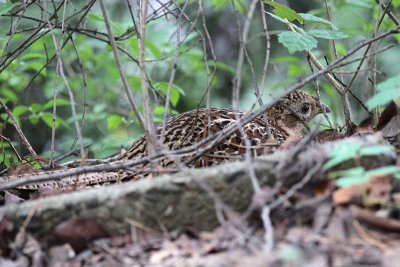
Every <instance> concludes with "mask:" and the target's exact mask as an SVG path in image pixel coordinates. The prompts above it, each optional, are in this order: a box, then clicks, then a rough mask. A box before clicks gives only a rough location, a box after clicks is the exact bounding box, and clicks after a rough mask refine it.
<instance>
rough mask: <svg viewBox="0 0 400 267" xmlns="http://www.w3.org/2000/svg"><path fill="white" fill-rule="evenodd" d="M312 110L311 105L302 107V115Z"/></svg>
mask: <svg viewBox="0 0 400 267" xmlns="http://www.w3.org/2000/svg"><path fill="white" fill-rule="evenodd" d="M309 110H310V105H303V106H302V107H301V112H302V113H307V112H308V111H309Z"/></svg>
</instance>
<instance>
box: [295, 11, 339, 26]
mask: <svg viewBox="0 0 400 267" xmlns="http://www.w3.org/2000/svg"><path fill="white" fill-rule="evenodd" d="M299 15H300V16H301V17H302V18H303V20H304V23H308V22H316V23H320V24H324V25H327V26H330V27H332V29H334V30H337V29H338V28H337V27H336V26H335V24H333V23H332V22H330V21H329V20H326V19H322V18H320V17H317V16H314V15H311V14H306V13H299Z"/></svg>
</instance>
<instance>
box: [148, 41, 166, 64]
mask: <svg viewBox="0 0 400 267" xmlns="http://www.w3.org/2000/svg"><path fill="white" fill-rule="evenodd" d="M146 48H148V49H149V50H150V51H151V53H153V55H154V57H155V58H156V59H160V58H161V57H162V53H161V51H160V49H158V46H156V45H155V44H153V43H152V42H150V41H149V40H146Z"/></svg>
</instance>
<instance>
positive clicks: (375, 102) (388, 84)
mask: <svg viewBox="0 0 400 267" xmlns="http://www.w3.org/2000/svg"><path fill="white" fill-rule="evenodd" d="M397 98H400V75H397V76H394V77H391V78H389V79H388V80H386V81H384V82H382V83H380V84H378V92H377V93H376V95H374V96H373V97H372V98H371V99H370V100H368V102H367V107H368V109H369V110H372V109H374V108H376V107H377V106H380V105H382V106H383V105H386V104H388V103H389V102H390V101H392V100H394V99H397Z"/></svg>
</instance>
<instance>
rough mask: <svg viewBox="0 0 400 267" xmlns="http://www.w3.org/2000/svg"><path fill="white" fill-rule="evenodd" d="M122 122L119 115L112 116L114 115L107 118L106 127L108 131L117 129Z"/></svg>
mask: <svg viewBox="0 0 400 267" xmlns="http://www.w3.org/2000/svg"><path fill="white" fill-rule="evenodd" d="M122 122H123V119H122V117H121V116H119V115H116V114H114V115H111V116H108V117H107V127H108V129H109V130H113V129H116V128H118V127H119V126H120V125H121V123H122Z"/></svg>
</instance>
